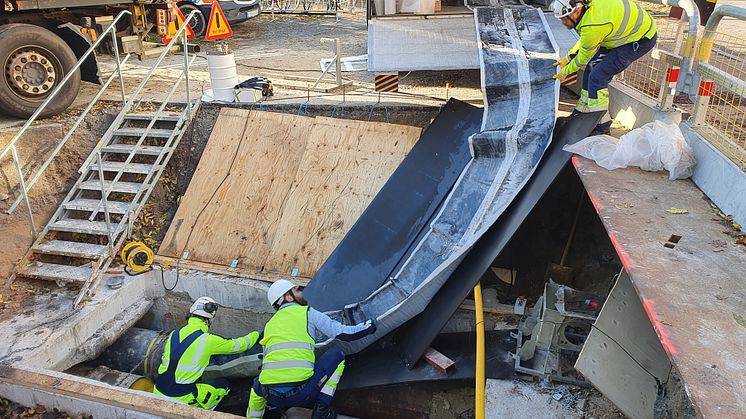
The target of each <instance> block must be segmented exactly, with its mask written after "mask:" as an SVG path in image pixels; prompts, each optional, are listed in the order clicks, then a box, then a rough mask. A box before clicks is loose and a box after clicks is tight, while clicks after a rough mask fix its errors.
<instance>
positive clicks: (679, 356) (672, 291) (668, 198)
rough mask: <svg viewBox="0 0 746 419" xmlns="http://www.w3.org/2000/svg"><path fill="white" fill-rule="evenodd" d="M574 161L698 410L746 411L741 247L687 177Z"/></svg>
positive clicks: (745, 250)
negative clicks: (678, 211) (670, 177)
mask: <svg viewBox="0 0 746 419" xmlns="http://www.w3.org/2000/svg"><path fill="white" fill-rule="evenodd" d="M572 162H573V165H574V166H575V169H576V171H577V172H578V174H579V176H580V179H581V180H582V181H583V184H584V186H585V188H586V190H587V191H588V196H589V197H590V199H591V202H592V203H593V205H594V207H595V209H596V211H597V212H598V215H599V217H600V218H601V221H602V222H603V224H604V227H605V228H606V230H607V232H608V234H609V238H610V240H611V242H612V244H613V245H614V248H615V250H616V252H617V254H618V255H619V258H620V260H621V261H622V264H623V265H624V268H625V270H626V271H627V272H628V273H629V276H630V278H631V280H632V284H633V285H634V288H635V290H636V291H637V294H638V295H639V297H640V299H641V300H642V305H643V307H644V308H645V311H646V313H647V317H648V318H649V319H650V321H651V323H652V325H653V327H654V329H655V332H656V334H657V335H658V338H659V339H660V341H661V343H662V345H663V348H664V349H665V350H666V353H667V355H668V357H669V359H671V361H672V363H673V364H674V368H675V369H676V370H677V372H678V373H679V375H680V376H681V379H682V381H683V383H684V387H685V389H686V393H687V395H688V396H689V399H690V400H691V402H692V404H693V405H694V408H695V410H696V411H697V413H698V414H699V415H700V416H703V417H710V416H713V417H715V416H716V417H740V416H743V412H744V411H746V397H745V396H744V390H743V389H744V388H746V362H745V361H744V357H743V353H744V350H743V349H744V342H746V327H744V326H743V324H742V321H743V318H744V317H746V312H745V311H744V307H746V291H745V290H744V287H743V272H746V247H744V246H743V245H740V244H737V243H736V238H735V237H733V236H731V235H730V234H732V233H734V231H733V230H732V229H731V228H730V227H729V226H728V225H726V223H724V222H722V221H721V219H719V218H718V216H717V210H716V209H714V208H712V206H710V204H709V202H708V200H707V199H706V197H705V196H704V194H703V193H702V192H701V191H700V190H699V189H697V187H696V186H695V185H694V184H693V183H692V182H691V181H689V180H677V181H670V180H668V176H667V174H666V173H661V172H658V173H654V172H643V171H641V170H639V169H636V168H631V169H619V170H606V169H603V168H600V167H599V166H597V165H596V164H595V163H593V162H591V161H589V160H586V159H583V158H579V157H573V159H572ZM723 180H724V181H725V179H723ZM728 182H730V179H729V180H728ZM670 208H681V209H685V210H687V211H688V213H686V214H672V213H669V212H668V211H666V210H667V209H670Z"/></svg>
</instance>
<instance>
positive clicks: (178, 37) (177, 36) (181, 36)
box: [83, 10, 198, 236]
mask: <svg viewBox="0 0 746 419" xmlns="http://www.w3.org/2000/svg"><path fill="white" fill-rule="evenodd" d="M197 14H198V11H197V10H193V11H192V12H191V13H189V14H188V15H187V16H186V18H184V22H183V23H182V25H181V26H180V27H179V29H178V30H177V31H176V33H174V34H173V38H171V40H170V41H169V42H168V44H166V46H165V48H164V49H163V52H161V55H159V56H158V58H157V59H156V61H155V63H154V64H153V65H152V66H151V67H150V71H148V74H146V75H145V77H144V78H143V79H142V81H140V84H139V85H138V86H137V87H136V88H135V90H134V92H132V95H130V98H129V100H128V101H127V102H126V103H125V105H124V107H123V108H122V111H121V112H120V113H119V115H117V117H116V118H115V119H114V122H113V123H112V124H111V126H112V127H118V126H120V125H121V123H122V121H123V120H124V118H125V115H126V114H127V112H129V111H130V110H131V109H132V106H133V105H134V103H135V101H136V100H137V99H138V96H139V95H140V93H141V92H142V89H143V88H144V87H145V85H146V84H147V83H148V82H149V81H150V78H151V77H152V76H153V74H155V72H156V70H157V69H158V66H160V65H161V62H163V59H164V58H165V57H166V55H167V54H168V53H169V52H170V51H171V49H172V48H173V46H174V45H175V44H176V42H177V41H181V42H182V43H183V50H184V70H183V71H182V73H181V74H180V75H179V77H177V79H176V81H175V82H174V85H173V86H172V88H171V90H170V91H169V93H168V95H167V96H166V98H165V99H164V100H163V102H162V103H161V105H160V106H159V107H158V110H157V111H156V112H155V114H154V115H153V119H152V120H151V121H150V123H148V126H147V127H145V129H144V131H143V133H142V134H141V135H140V138H138V141H137V144H136V145H135V148H134V149H133V150H132V151H130V155H129V156H128V158H127V159H126V160H125V161H124V162H123V164H122V166H121V167H120V169H119V171H118V172H117V174H116V175H115V176H114V179H112V180H111V181H110V182H111V185H112V187H113V186H114V183H116V182H117V181H118V180H119V179H120V178H121V176H122V174H123V173H124V170H125V169H126V168H127V166H128V165H129V164H130V163H131V162H132V158H133V157H134V155H135V154H136V153H137V151H138V150H139V149H140V147H142V142H143V141H144V140H145V138H146V137H147V136H148V134H149V133H150V130H152V129H153V127H154V126H155V122H156V121H157V120H158V118H159V117H160V115H161V114H162V113H163V111H164V110H165V109H166V106H167V105H168V103H169V101H170V100H171V96H173V94H174V93H175V92H176V87H178V85H179V84H180V83H181V79H182V77H183V78H184V81H185V92H186V112H187V117H188V118H189V117H190V116H191V112H192V109H191V107H192V103H191V94H190V92H189V88H190V86H189V67H191V65H192V63H193V62H194V59H195V58H196V56H197V54H196V53H195V54H194V57H192V60H191V61H190V59H189V48H188V43H189V41H188V32H187V31H186V28H187V26H189V22H190V21H191V20H193V19H195V16H196V15H197ZM102 145H103V142H99V143H98V144H97V145H96V151H97V152H100V150H101V147H102ZM91 156H93V154H92V155H91ZM91 163H92V160H91V159H90V157H89V160H87V161H86V163H84V165H83V166H84V167H85V166H86V164H91ZM110 192H111V191H106V190H103V191H101V196H102V200H101V202H100V203H99V205H100V206H105V205H106V204H107V202H106V201H107V199H108V196H109V193H110ZM98 210H99V207H98V206H97V207H96V208H94V209H93V212H92V214H91V218H90V219H91V220H93V218H95V216H96V213H97V212H98ZM119 230H120V229H119V228H118V229H117V230H116V231H115V233H114V236H116V235H117V233H118V232H119Z"/></svg>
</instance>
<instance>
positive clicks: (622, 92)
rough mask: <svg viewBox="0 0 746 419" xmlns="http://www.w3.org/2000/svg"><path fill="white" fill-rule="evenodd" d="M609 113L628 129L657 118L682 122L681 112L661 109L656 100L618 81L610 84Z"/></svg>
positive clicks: (675, 122)
mask: <svg viewBox="0 0 746 419" xmlns="http://www.w3.org/2000/svg"><path fill="white" fill-rule="evenodd" d="M609 113H610V114H611V117H612V118H614V119H616V120H617V122H619V123H621V124H622V125H624V126H625V127H626V128H628V129H633V128H638V127H641V126H643V125H645V124H647V123H649V122H653V121H655V120H659V121H663V122H666V123H669V124H678V123H680V122H681V112H680V111H677V110H661V109H659V108H658V107H657V106H656V101H655V100H653V99H652V98H650V97H648V96H644V95H642V94H641V93H638V92H637V91H636V90H634V89H632V88H630V87H628V86H626V85H625V84H622V83H619V82H617V81H613V82H611V84H610V85H609Z"/></svg>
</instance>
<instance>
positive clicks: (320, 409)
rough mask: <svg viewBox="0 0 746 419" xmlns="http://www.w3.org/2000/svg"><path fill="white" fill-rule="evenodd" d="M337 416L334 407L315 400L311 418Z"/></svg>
mask: <svg viewBox="0 0 746 419" xmlns="http://www.w3.org/2000/svg"><path fill="white" fill-rule="evenodd" d="M336 417H337V412H335V411H334V408H333V407H331V406H329V405H328V404H325V403H322V402H316V404H315V405H314V406H313V415H312V416H311V419H334V418H336Z"/></svg>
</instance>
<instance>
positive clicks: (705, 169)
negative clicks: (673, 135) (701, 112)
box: [681, 122, 746, 225]
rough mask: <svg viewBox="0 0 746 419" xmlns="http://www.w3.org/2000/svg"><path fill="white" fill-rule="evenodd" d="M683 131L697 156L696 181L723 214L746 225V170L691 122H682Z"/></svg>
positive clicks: (694, 178)
mask: <svg viewBox="0 0 746 419" xmlns="http://www.w3.org/2000/svg"><path fill="white" fill-rule="evenodd" d="M681 131H682V132H683V133H684V138H686V141H687V143H689V146H690V147H691V148H692V150H694V155H695V157H696V158H697V167H696V168H695V170H694V176H692V180H693V181H694V183H695V184H696V185H697V186H698V187H699V189H701V190H702V191H703V192H704V193H705V194H707V196H708V197H709V198H710V199H711V200H712V202H714V203H715V204H716V205H717V206H718V207H719V208H720V210H721V211H722V212H723V213H724V214H726V215H727V214H730V215H732V216H733V219H734V220H735V221H737V222H738V223H739V224H741V225H746V198H745V197H746V173H744V171H743V170H741V169H740V168H739V167H738V166H736V165H735V164H734V163H733V162H732V161H730V159H728V158H727V157H725V156H724V155H723V154H722V153H721V152H720V150H718V149H717V148H715V147H713V146H712V145H711V144H710V143H708V142H707V141H705V139H704V138H702V136H701V135H699V134H698V133H697V132H696V131H695V130H694V129H693V127H692V126H691V125H690V124H689V123H688V122H685V123H682V124H681Z"/></svg>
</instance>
